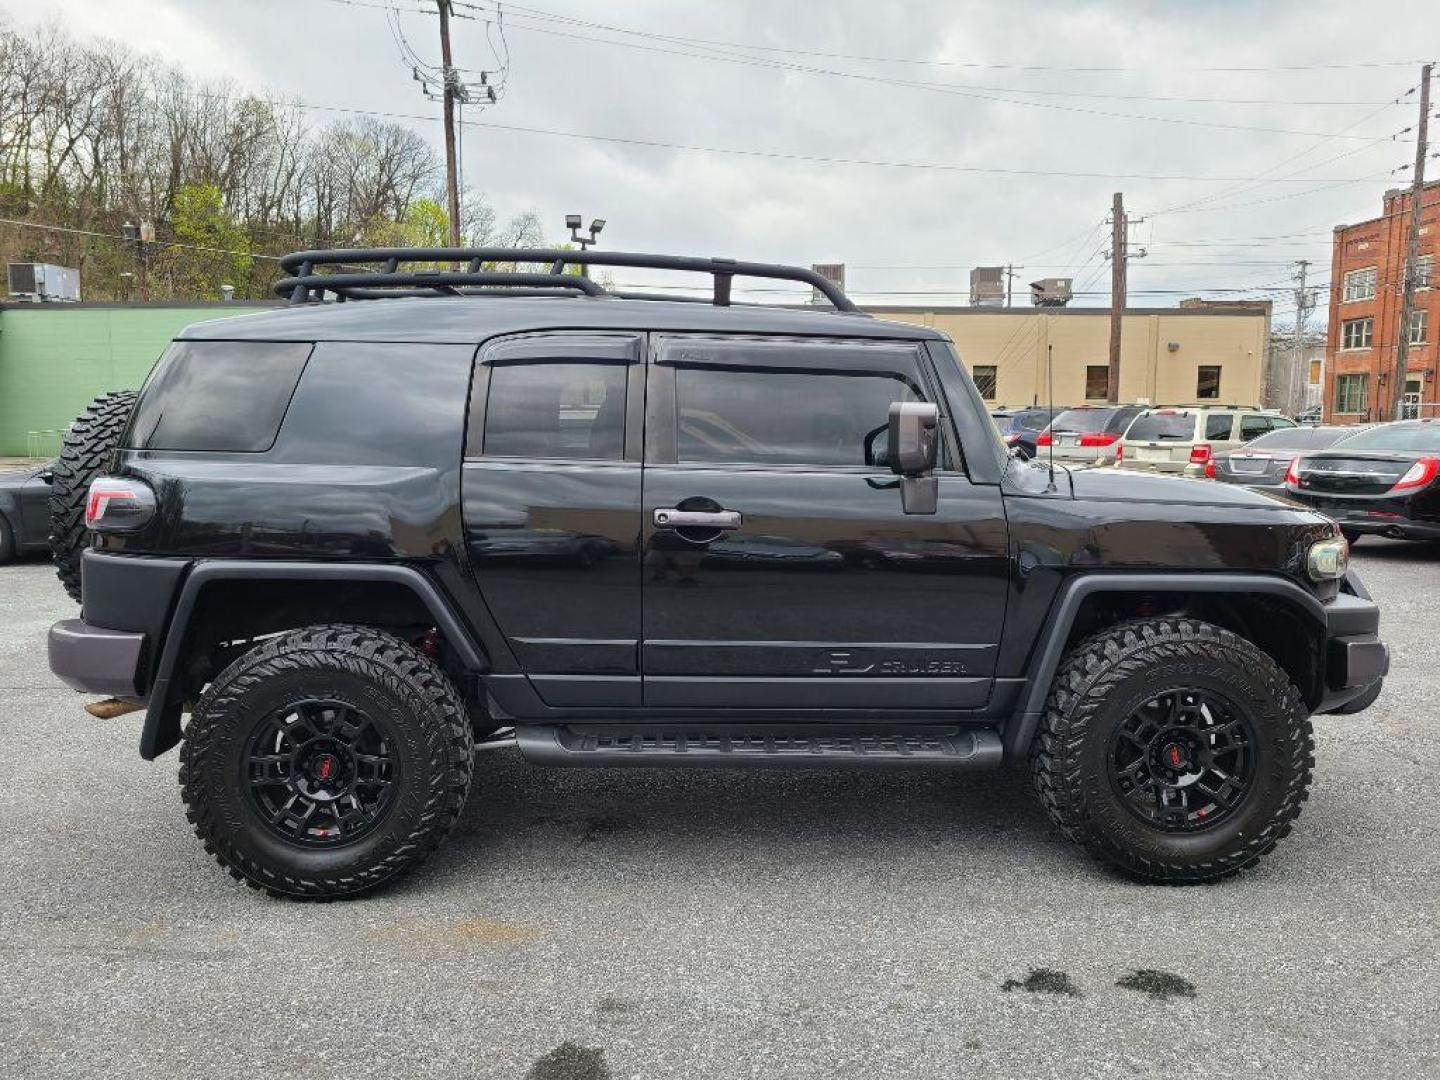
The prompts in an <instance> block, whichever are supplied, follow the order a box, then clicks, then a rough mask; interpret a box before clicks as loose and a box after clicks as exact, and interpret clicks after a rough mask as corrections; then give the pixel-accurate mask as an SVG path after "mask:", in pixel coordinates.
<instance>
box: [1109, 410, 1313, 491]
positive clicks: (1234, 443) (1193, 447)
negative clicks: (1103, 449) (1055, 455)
mask: <svg viewBox="0 0 1440 1080" xmlns="http://www.w3.org/2000/svg"><path fill="white" fill-rule="evenodd" d="M1293 427H1295V421H1294V420H1291V419H1289V418H1288V417H1285V416H1282V415H1281V414H1280V413H1278V412H1272V411H1267V410H1263V409H1244V408H1238V407H1236V406H1234V405H1188V406H1185V407H1183V408H1172V409H1147V410H1146V411H1145V412H1143V413H1141V414H1140V415H1139V416H1137V417H1136V418H1135V420H1134V422H1133V423H1131V425H1130V426H1129V428H1127V429H1126V431H1125V438H1124V440H1123V443H1124V445H1123V447H1122V449H1121V457H1120V462H1119V465H1120V467H1121V468H1122V469H1138V470H1140V471H1143V472H1162V473H1180V474H1182V475H1185V476H1204V475H1205V467H1206V466H1207V465H1208V464H1209V463H1210V458H1211V457H1212V456H1214V455H1215V454H1217V453H1220V452H1221V451H1225V450H1233V449H1235V448H1236V447H1238V446H1242V445H1244V444H1245V443H1248V442H1249V441H1250V440H1252V439H1258V438H1259V437H1260V436H1261V435H1265V434H1268V433H1269V432H1271V431H1277V430H1284V429H1288V428H1293Z"/></svg>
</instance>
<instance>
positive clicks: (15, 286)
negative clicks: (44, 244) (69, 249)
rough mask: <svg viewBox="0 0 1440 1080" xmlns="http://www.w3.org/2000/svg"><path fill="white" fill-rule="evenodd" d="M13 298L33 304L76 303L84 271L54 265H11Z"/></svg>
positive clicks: (10, 274)
mask: <svg viewBox="0 0 1440 1080" xmlns="http://www.w3.org/2000/svg"><path fill="white" fill-rule="evenodd" d="M7 269H8V270H9V275H8V276H9V281H10V298H11V299H12V300H23V301H26V302H28V303H32V304H41V303H46V304H48V303H57V302H58V303H71V304H73V303H76V302H78V301H79V299H80V271H78V270H72V269H71V268H70V267H68V266H54V265H52V264H50V263H10V264H9V266H8V268H7Z"/></svg>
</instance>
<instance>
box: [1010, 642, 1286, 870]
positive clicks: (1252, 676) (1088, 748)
mask: <svg viewBox="0 0 1440 1080" xmlns="http://www.w3.org/2000/svg"><path fill="white" fill-rule="evenodd" d="M1314 763H1315V761H1314V740H1313V737H1312V733H1311V727H1310V720H1309V717H1308V714H1307V712H1306V708H1305V704H1304V702H1303V701H1302V699H1301V697H1300V693H1299V691H1298V690H1297V689H1296V688H1295V686H1294V685H1293V684H1292V683H1291V682H1290V679H1289V678H1288V677H1287V676H1286V674H1285V673H1284V672H1283V671H1282V670H1281V669H1280V668H1279V667H1278V666H1277V665H1276V663H1275V662H1274V660H1272V659H1271V658H1270V657H1269V656H1268V655H1267V654H1266V653H1264V652H1263V651H1261V650H1260V649H1259V648H1257V647H1256V646H1255V645H1253V644H1252V643H1251V642H1249V641H1246V640H1245V639H1244V638H1241V637H1239V636H1237V635H1236V634H1233V633H1231V632H1230V631H1228V630H1224V629H1221V628H1220V627H1218V626H1213V625H1211V624H1209V623H1204V622H1199V621H1197V620H1194V619H1183V618H1156V619H1141V620H1136V621H1133V622H1127V623H1122V624H1120V625H1118V626H1115V627H1111V628H1110V629H1108V630H1105V631H1102V632H1101V633H1099V634H1096V635H1095V636H1093V637H1091V638H1089V639H1087V640H1086V641H1084V642H1082V643H1080V644H1079V645H1078V646H1076V647H1075V649H1074V650H1073V651H1072V652H1071V653H1070V654H1069V656H1067V658H1066V659H1065V662H1064V663H1063V664H1062V665H1061V668H1060V671H1059V672H1058V673H1057V675H1056V678H1055V684H1054V686H1053V688H1052V689H1051V692H1050V698H1049V701H1048V703H1047V707H1046V712H1045V716H1044V718H1043V719H1042V721H1041V725H1040V729H1039V731H1038V732H1037V733H1036V736H1035V742H1034V745H1033V747H1032V749H1031V772H1032V776H1033V778H1034V781H1035V786H1036V789H1037V791H1038V792H1039V794H1040V799H1041V801H1042V802H1043V803H1044V805H1045V808H1046V810H1047V811H1048V812H1049V814H1050V816H1051V818H1052V819H1053V820H1054V821H1055V823H1056V824H1057V825H1059V827H1060V828H1061V830H1062V831H1063V832H1064V833H1065V834H1066V835H1067V836H1069V837H1070V838H1071V839H1072V840H1074V841H1076V842H1077V843H1079V844H1081V845H1083V846H1084V847H1085V848H1086V849H1087V850H1088V851H1089V852H1090V853H1091V854H1092V855H1094V856H1096V857H1097V858H1099V859H1101V860H1103V861H1105V862H1107V863H1110V864H1111V865H1114V866H1116V867H1118V868H1120V869H1121V870H1123V871H1125V872H1127V873H1130V874H1132V875H1134V876H1136V877H1140V878H1144V879H1147V880H1150V881H1157V882H1170V883H1183V882H1194V881H1206V880H1210V879H1213V878H1220V877H1225V876H1227V875H1229V874H1233V873H1235V872H1237V871H1239V870H1241V869H1243V868H1245V867H1246V866H1249V865H1250V864H1251V863H1253V862H1255V861H1256V860H1257V859H1259V858H1260V857H1261V856H1262V855H1264V854H1265V853H1267V852H1268V851H1270V850H1271V849H1272V848H1273V847H1274V846H1275V844H1276V843H1277V842H1278V841H1279V840H1280V839H1281V838H1282V837H1283V836H1285V835H1286V834H1287V833H1288V832H1289V831H1290V828H1291V825H1292V823H1293V822H1294V820H1295V818H1296V817H1298V816H1299V814H1300V804H1301V803H1302V802H1303V801H1304V799H1305V798H1306V796H1307V794H1308V790H1309V786H1310V772H1311V769H1312V768H1313V766H1314Z"/></svg>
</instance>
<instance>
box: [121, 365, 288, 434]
mask: <svg viewBox="0 0 1440 1080" xmlns="http://www.w3.org/2000/svg"><path fill="white" fill-rule="evenodd" d="M309 356H310V345H309V343H308V342H273V341H177V342H175V343H174V344H173V345H171V346H170V348H169V349H168V350H166V352H165V355H164V356H162V357H161V358H160V362H159V363H158V364H156V365H155V370H154V371H153V372H152V373H151V375H150V378H149V379H148V380H147V381H146V383H145V389H144V391H143V392H142V393H141V395H140V401H139V403H138V404H137V405H136V406H135V413H134V415H133V416H132V417H131V419H130V427H129V428H128V430H127V433H126V437H125V445H126V446H127V447H129V448H131V449H135V450H210V451H228V452H232V453H233V452H239V453H252V454H254V453H261V452H263V451H265V450H268V449H270V447H271V446H273V445H274V443H275V436H276V435H277V434H279V432H280V421H281V420H283V419H284V418H285V410H286V409H287V408H289V406H290V398H291V397H292V396H293V395H294V393H295V386H296V384H297V383H298V382H299V381H300V373H301V371H303V370H304V368H305V361H306V360H307V359H308V358H309Z"/></svg>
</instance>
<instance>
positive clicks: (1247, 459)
mask: <svg viewBox="0 0 1440 1080" xmlns="http://www.w3.org/2000/svg"><path fill="white" fill-rule="evenodd" d="M1369 429H1370V426H1369V425H1368V424H1367V425H1358V424H1357V425H1354V426H1352V427H1341V426H1338V425H1331V426H1329V427H1288V428H1282V429H1280V430H1279V431H1272V432H1269V433H1268V434H1265V435H1261V436H1260V437H1259V438H1258V439H1253V440H1251V441H1250V442H1248V443H1245V444H1244V445H1242V446H1237V447H1236V448H1235V449H1233V450H1221V451H1219V452H1218V453H1216V454H1215V455H1214V456H1213V457H1211V459H1210V461H1209V462H1207V463H1206V466H1205V475H1206V476H1208V477H1210V479H1212V480H1220V481H1222V482H1223V483H1226V484H1244V485H1245V486H1246V487H1252V488H1265V489H1269V490H1272V491H1284V490H1285V476H1286V474H1287V473H1288V472H1289V471H1290V463H1291V462H1292V461H1294V460H1295V459H1296V458H1297V457H1299V456H1301V455H1302V454H1307V453H1311V452H1313V451H1316V450H1327V449H1329V448H1330V447H1332V446H1335V445H1337V444H1339V443H1342V442H1344V441H1345V440H1347V439H1351V438H1354V437H1355V436H1356V435H1359V434H1360V433H1361V432H1362V431H1368V430H1369Z"/></svg>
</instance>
